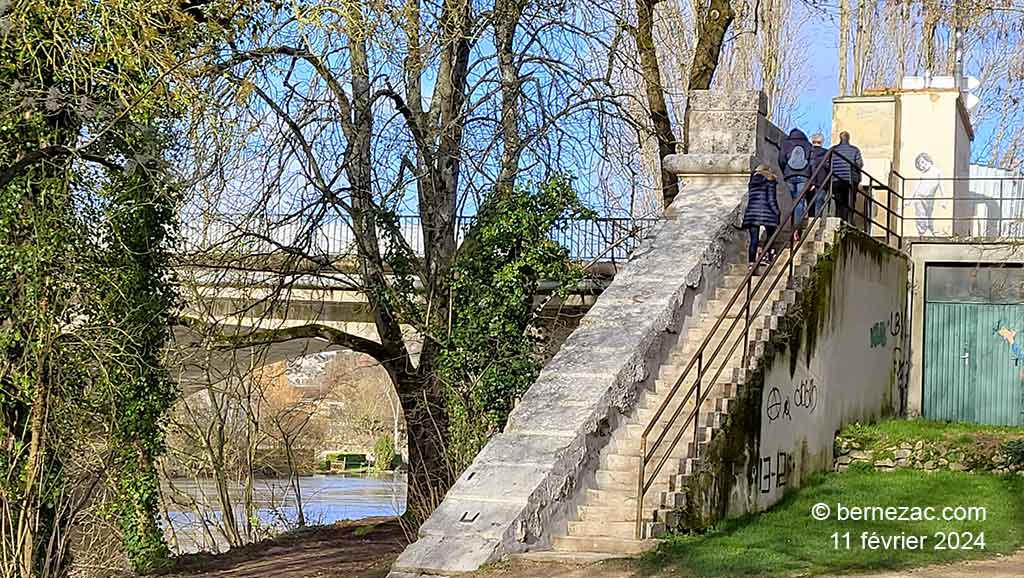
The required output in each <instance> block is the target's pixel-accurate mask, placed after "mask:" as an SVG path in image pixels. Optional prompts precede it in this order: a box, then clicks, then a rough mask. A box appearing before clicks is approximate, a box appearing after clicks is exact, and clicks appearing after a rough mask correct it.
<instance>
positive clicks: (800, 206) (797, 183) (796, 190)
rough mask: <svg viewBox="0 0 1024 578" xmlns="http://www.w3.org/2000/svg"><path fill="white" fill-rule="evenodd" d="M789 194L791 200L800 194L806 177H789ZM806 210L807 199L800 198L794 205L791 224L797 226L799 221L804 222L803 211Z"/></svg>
mask: <svg viewBox="0 0 1024 578" xmlns="http://www.w3.org/2000/svg"><path fill="white" fill-rule="evenodd" d="M788 182H789V196H790V198H792V199H793V200H796V198H797V197H799V196H800V193H801V192H803V190H804V184H805V183H806V182H807V177H791V178H790V179H789V181H788ZM806 210H807V199H801V200H800V202H799V203H797V205H796V211H795V212H794V215H793V218H794V219H795V221H794V222H793V226H794V227H796V226H799V225H800V223H803V222H804V212H806Z"/></svg>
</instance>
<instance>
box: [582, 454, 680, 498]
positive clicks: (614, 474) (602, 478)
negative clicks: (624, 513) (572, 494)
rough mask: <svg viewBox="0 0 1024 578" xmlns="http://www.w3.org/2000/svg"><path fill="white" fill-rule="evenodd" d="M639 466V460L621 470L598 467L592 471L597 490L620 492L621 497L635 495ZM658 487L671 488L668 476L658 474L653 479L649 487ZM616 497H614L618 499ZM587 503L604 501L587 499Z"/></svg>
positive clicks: (660, 488) (662, 488)
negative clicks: (631, 466) (630, 467)
mask: <svg viewBox="0 0 1024 578" xmlns="http://www.w3.org/2000/svg"><path fill="white" fill-rule="evenodd" d="M639 467H640V462H639V461H637V462H636V463H635V464H633V468H632V469H621V470H609V469H606V468H601V469H598V470H597V471H596V472H595V473H594V478H595V481H596V482H597V488H596V489H597V490H599V491H606V492H612V493H615V494H622V495H621V496H619V498H622V497H624V496H625V497H631V498H635V497H636V477H637V474H638V473H639V470H638V469H637V468H639ZM654 488H658V489H659V490H668V489H670V488H671V480H670V479H669V477H668V476H658V479H657V480H654V484H652V485H651V489H654ZM600 497H601V499H608V498H609V497H610V496H600ZM619 498H616V499H619ZM587 503H588V504H595V505H600V504H602V503H606V502H600V501H599V502H591V501H590V500H588V501H587Z"/></svg>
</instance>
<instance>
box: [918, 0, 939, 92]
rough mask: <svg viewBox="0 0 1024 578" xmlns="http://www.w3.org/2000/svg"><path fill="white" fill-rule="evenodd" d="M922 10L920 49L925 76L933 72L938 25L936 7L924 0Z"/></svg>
mask: <svg viewBox="0 0 1024 578" xmlns="http://www.w3.org/2000/svg"><path fill="white" fill-rule="evenodd" d="M922 10H923V11H924V25H923V26H924V28H923V30H922V31H921V33H922V35H923V37H924V38H923V43H924V47H923V48H922V50H921V58H922V65H923V66H924V72H925V75H926V76H931V75H933V74H935V66H936V62H935V31H936V29H937V28H938V26H939V13H938V7H937V6H934V5H933V4H932V3H931V2H925V4H924V6H923V7H922Z"/></svg>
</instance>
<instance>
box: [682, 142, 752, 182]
mask: <svg viewBox="0 0 1024 578" xmlns="http://www.w3.org/2000/svg"><path fill="white" fill-rule="evenodd" d="M751 142H753V139H751ZM752 152H753V151H750V152H741V153H737V154H715V153H690V154H674V155H668V156H666V157H665V160H664V162H663V164H664V166H665V170H667V171H668V172H670V173H675V174H677V175H735V174H742V175H749V174H750V172H751V171H752V170H754V168H755V167H757V162H758V161H757V157H756V156H754V155H753V154H751V153H752Z"/></svg>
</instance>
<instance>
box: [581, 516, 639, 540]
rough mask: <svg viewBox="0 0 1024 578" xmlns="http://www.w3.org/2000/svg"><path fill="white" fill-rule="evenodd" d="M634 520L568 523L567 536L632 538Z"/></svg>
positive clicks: (635, 528)
mask: <svg viewBox="0 0 1024 578" xmlns="http://www.w3.org/2000/svg"><path fill="white" fill-rule="evenodd" d="M636 531H637V523H636V520H577V521H572V522H569V536H588V537H596V536H609V537H613V538H633V537H635V536H636Z"/></svg>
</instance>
